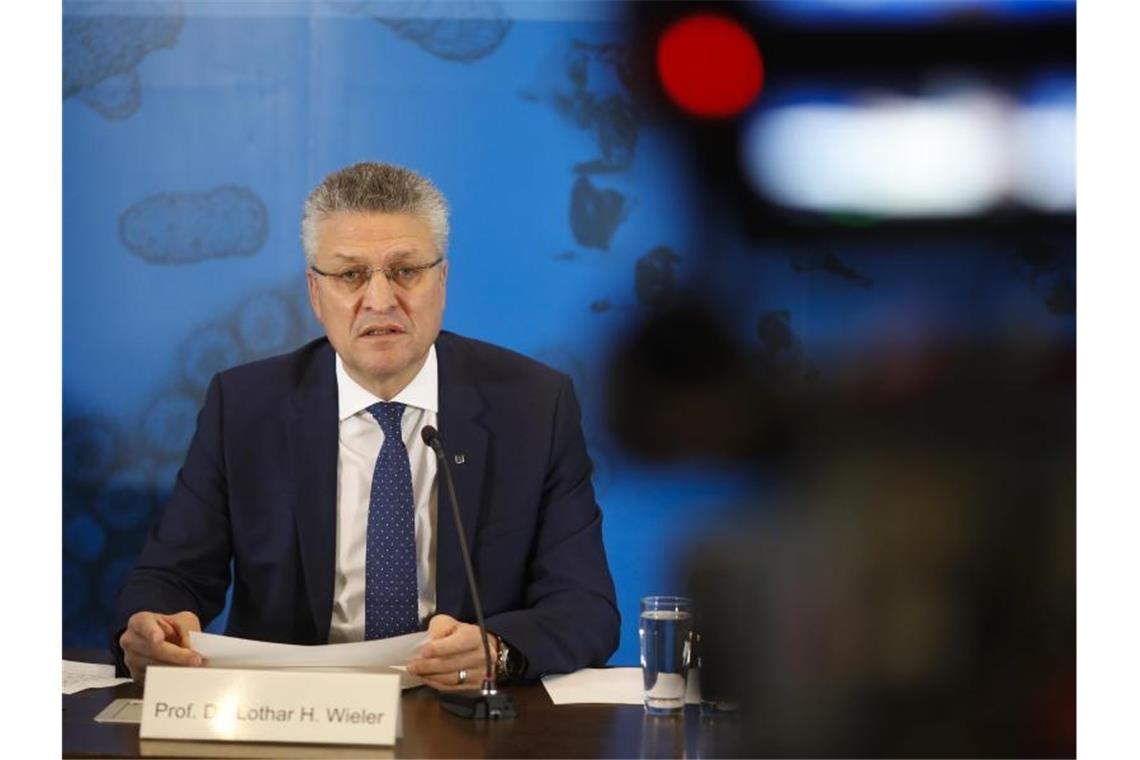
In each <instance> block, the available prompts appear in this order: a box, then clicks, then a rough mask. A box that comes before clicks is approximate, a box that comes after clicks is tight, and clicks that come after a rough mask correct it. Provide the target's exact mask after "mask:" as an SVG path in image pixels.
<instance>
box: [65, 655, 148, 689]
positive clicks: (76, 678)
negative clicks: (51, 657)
mask: <svg viewBox="0 0 1140 760" xmlns="http://www.w3.org/2000/svg"><path fill="white" fill-rule="evenodd" d="M130 682H131V679H129V678H115V666H114V665H96V664H95V663H92V662H74V661H73V660H64V661H63V693H64V694H74V693H75V692H77V691H83V690H84V689H102V688H106V687H108V686H118V685H119V684H121V683H130Z"/></svg>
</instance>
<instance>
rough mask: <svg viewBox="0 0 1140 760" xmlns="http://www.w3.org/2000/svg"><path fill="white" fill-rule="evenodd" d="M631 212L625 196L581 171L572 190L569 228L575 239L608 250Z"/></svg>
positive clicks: (592, 246)
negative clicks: (600, 186) (605, 186)
mask: <svg viewBox="0 0 1140 760" xmlns="http://www.w3.org/2000/svg"><path fill="white" fill-rule="evenodd" d="M628 213H629V206H628V204H627V203H626V200H625V196H624V195H622V194H621V193H620V192H618V191H617V190H605V189H599V188H597V187H595V186H594V184H593V183H592V182H590V179H589V177H587V176H585V175H581V176H579V177H578V179H577V181H575V182H574V188H573V189H572V190H571V193H570V230H571V231H572V232H573V233H574V239H575V240H577V241H578V242H579V243H580V244H582V245H584V246H587V247H590V248H600V249H601V250H603V251H607V250H609V247H610V240H611V239H612V238H613V236H614V233H615V232H617V228H618V226H619V225H620V224H621V223H622V222H623V221H624V220H625V217H626V215H627V214H628Z"/></svg>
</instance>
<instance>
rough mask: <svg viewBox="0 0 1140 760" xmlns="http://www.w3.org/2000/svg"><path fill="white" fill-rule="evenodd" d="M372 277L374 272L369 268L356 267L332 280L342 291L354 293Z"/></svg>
mask: <svg viewBox="0 0 1140 760" xmlns="http://www.w3.org/2000/svg"><path fill="white" fill-rule="evenodd" d="M371 277H372V270H370V269H368V268H367V267H354V268H352V269H346V270H344V271H343V272H341V273H340V274H339V275H337V276H336V277H333V278H332V280H333V282H334V283H335V284H336V285H337V287H339V288H340V289H341V290H343V291H345V292H346V293H352V292H353V291H356V290H359V289H360V288H361V286H363V285H364V284H365V283H367V282H368V280H369V279H371Z"/></svg>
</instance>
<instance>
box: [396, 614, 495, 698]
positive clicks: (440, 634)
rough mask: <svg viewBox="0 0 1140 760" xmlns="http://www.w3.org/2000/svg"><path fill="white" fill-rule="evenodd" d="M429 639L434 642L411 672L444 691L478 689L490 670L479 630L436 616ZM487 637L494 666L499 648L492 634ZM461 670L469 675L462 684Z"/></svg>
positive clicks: (443, 616) (410, 666) (429, 645)
mask: <svg viewBox="0 0 1140 760" xmlns="http://www.w3.org/2000/svg"><path fill="white" fill-rule="evenodd" d="M428 635H429V636H430V637H431V640H430V641H429V642H428V643H426V644H424V645H423V647H422V648H421V649H420V656H419V657H417V658H416V659H414V660H412V661H411V662H409V663H408V672H409V673H412V674H413V675H417V676H419V677H420V678H422V679H424V681H425V682H426V683H427V685H428V686H431V687H432V688H434V689H438V690H440V691H461V690H465V689H478V688H479V686H480V685H481V684H482V682H483V673H484V671H485V670H486V661H485V660H484V658H483V639H482V637H481V636H480V635H479V626H477V625H471V624H470V623H460V622H459V621H458V620H456V619H455V618H453V617H451V616H450V615H436V616H434V617H433V618H432V619H431V620H430V621H429V622H428ZM487 635H488V636H489V637H490V641H489V644H490V646H491V663H492V665H494V663H495V662H496V661H497V658H498V656H499V644H498V641H496V640H495V637H494V636H492V635H491V633H490V632H489V631H488V633H487ZM460 670H462V671H464V674H465V675H466V678H465V679H464V680H463V682H462V683H461V682H460V681H459V671H460Z"/></svg>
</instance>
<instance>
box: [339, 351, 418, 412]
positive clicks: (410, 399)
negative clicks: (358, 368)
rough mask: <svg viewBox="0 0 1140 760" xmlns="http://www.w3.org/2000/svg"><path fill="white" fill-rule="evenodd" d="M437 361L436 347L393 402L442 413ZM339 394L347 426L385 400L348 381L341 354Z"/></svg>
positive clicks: (350, 380)
mask: <svg viewBox="0 0 1140 760" xmlns="http://www.w3.org/2000/svg"><path fill="white" fill-rule="evenodd" d="M437 367H438V365H437V364H436V360H435V345H434V344H433V345H432V346H431V347H430V348H429V349H428V355H427V359H426V360H425V361H424V366H422V367H420V371H419V372H417V373H416V376H415V377H413V378H412V382H410V383H408V384H407V385H406V386H405V387H404V389H403V390H402V391H400V392H399V393H397V394H396V396H395V398H393V399H392V401H398V402H399V403H401V404H407V405H408V406H414V407H417V408H419V409H426V410H427V411H429V412H434V413H436V414H438V413H439V370H438V368H437ZM336 393H337V404H338V407H339V408H338V414H339V417H340V421H341V422H344V421H345V420H347V419H348V418H349V417H351V416H353V415H354V414H359V413H360V412H362V411H364V410H365V409H367V408H368V407H370V406H372V405H373V404H375V403H376V402H377V401H383V400H384V399H382V398H380V397H379V396H376V395H375V394H373V393H372V392H370V391H367V390H365V389H364V388H362V387H360V385H359V384H358V383H357V382H356V381H355V380H353V379H352V378H351V377H349V375H348V372H346V371H345V369H344V362H343V361H341V358H340V354H337V356H336Z"/></svg>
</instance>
